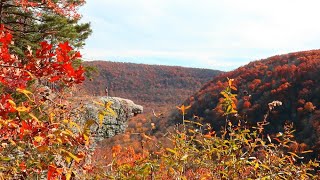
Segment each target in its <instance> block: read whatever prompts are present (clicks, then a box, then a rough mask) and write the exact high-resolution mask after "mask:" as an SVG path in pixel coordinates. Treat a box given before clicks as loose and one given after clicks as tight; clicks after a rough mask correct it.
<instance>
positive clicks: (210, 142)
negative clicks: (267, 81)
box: [104, 79, 319, 179]
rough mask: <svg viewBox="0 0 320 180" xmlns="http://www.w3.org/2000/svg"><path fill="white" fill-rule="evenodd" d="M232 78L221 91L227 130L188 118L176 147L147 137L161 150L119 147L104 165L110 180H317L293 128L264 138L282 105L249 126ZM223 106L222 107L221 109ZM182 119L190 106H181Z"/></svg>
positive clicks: (286, 127) (176, 135) (172, 134)
mask: <svg viewBox="0 0 320 180" xmlns="http://www.w3.org/2000/svg"><path fill="white" fill-rule="evenodd" d="M232 89H236V88H235V87H234V86H233V85H232V79H229V81H228V86H227V88H226V89H224V90H223V91H222V92H221V95H222V96H223V97H222V98H223V99H222V100H221V103H222V105H223V107H224V108H223V111H224V115H225V116H224V117H226V122H225V123H226V126H225V128H224V129H222V130H221V131H220V132H216V131H214V130H213V129H212V128H211V126H210V125H208V124H207V125H202V124H200V123H197V122H193V121H189V120H186V119H184V117H183V118H182V119H183V121H184V122H183V123H184V124H183V125H181V126H178V127H176V129H175V131H174V132H170V133H169V135H168V136H167V138H168V139H169V140H170V142H171V146H170V147H168V146H163V145H162V144H161V143H160V142H158V141H156V140H155V139H154V138H153V137H149V136H147V135H145V134H144V138H143V142H148V141H149V142H153V143H154V146H156V147H157V148H156V150H153V151H149V150H148V149H142V152H140V153H137V152H136V151H135V150H134V149H133V148H132V147H128V148H122V147H121V146H114V147H113V149H112V157H113V159H112V161H110V162H109V163H108V164H104V166H105V171H106V174H105V176H107V177H108V178H110V179H291V178H296V179H315V178H317V177H318V176H317V174H316V173H317V172H316V170H315V168H317V167H318V166H319V164H318V162H317V161H316V160H309V161H306V162H305V161H302V160H303V158H304V157H303V156H304V155H306V154H308V153H310V152H312V151H311V150H306V149H304V148H305V146H303V147H302V146H301V145H300V148H299V150H298V149H297V146H299V145H298V143H297V142H296V141H295V140H293V138H294V136H293V134H292V133H293V132H294V130H293V125H292V124H285V125H284V132H283V133H279V134H277V135H276V136H271V135H265V134H264V130H265V127H266V126H267V125H268V124H269V122H268V121H267V118H268V117H267V116H268V115H270V113H271V112H272V111H273V110H274V109H275V108H276V107H277V106H281V105H282V104H281V102H279V101H274V102H272V103H270V104H269V108H268V112H267V114H266V115H265V117H264V119H263V120H261V121H259V122H257V124H256V125H255V126H254V127H248V126H247V125H246V124H245V122H244V120H243V119H241V118H240V119H239V120H237V121H234V120H231V119H229V118H228V117H230V116H234V115H236V116H238V114H237V110H236V109H235V102H236V101H235V99H234V97H235V96H236V95H235V94H233V93H232ZM230 100H231V101H230ZM218 106H219V105H218ZM179 109H180V111H181V114H182V116H184V115H185V114H186V111H187V109H188V107H186V106H184V105H182V106H181V107H179Z"/></svg>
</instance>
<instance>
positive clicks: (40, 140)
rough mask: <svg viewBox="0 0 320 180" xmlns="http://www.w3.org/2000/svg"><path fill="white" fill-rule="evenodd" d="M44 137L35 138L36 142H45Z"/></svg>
mask: <svg viewBox="0 0 320 180" xmlns="http://www.w3.org/2000/svg"><path fill="white" fill-rule="evenodd" d="M43 139H44V138H43V137H41V136H36V137H34V140H35V141H36V142H38V143H39V142H42V141H43Z"/></svg>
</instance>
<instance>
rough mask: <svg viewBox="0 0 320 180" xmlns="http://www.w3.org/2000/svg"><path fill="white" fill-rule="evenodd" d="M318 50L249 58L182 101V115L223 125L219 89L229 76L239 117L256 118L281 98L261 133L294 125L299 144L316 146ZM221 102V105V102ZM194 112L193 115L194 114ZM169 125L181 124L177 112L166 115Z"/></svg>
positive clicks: (319, 145)
mask: <svg viewBox="0 0 320 180" xmlns="http://www.w3.org/2000/svg"><path fill="white" fill-rule="evenodd" d="M319 68H320V50H311V51H303V52H295V53H290V54H285V55H278V56H273V57H270V58H267V59H263V60H259V61H254V62H251V63H249V64H248V65H246V66H242V67H240V68H238V69H236V70H234V71H231V72H228V73H224V74H221V75H219V76H217V77H215V78H214V79H213V80H211V81H209V82H208V83H206V84H205V85H204V86H203V87H202V88H201V90H200V91H198V92H197V93H195V94H194V95H193V96H191V97H190V98H189V99H187V100H186V101H185V102H184V104H185V105H190V106H191V107H190V109H189V110H188V113H187V115H186V118H187V119H193V120H199V119H200V120H201V121H202V122H203V123H204V122H209V123H211V124H212V126H213V127H214V129H215V130H218V129H221V127H222V126H224V125H225V120H224V119H225V117H224V116H222V114H223V107H222V106H221V105H219V102H221V101H222V97H223V96H222V95H221V94H220V92H221V90H223V89H224V88H225V86H226V85H227V81H228V78H230V79H234V84H235V86H236V87H237V91H234V93H235V94H237V95H238V96H237V102H236V104H237V109H238V111H239V115H240V116H238V117H235V118H234V121H237V119H240V117H242V118H244V120H246V121H248V123H249V124H250V123H251V124H253V123H256V122H258V121H261V120H262V119H263V118H264V114H265V113H266V112H267V111H268V108H269V105H268V104H269V103H270V102H272V101H276V100H277V101H281V102H282V103H283V105H282V106H281V107H278V108H277V109H275V111H273V112H272V113H271V114H270V116H269V117H268V119H267V120H268V122H269V123H270V125H269V126H268V128H267V129H266V133H268V134H274V133H279V132H280V133H281V132H283V131H284V129H283V126H284V124H288V123H293V125H294V128H295V129H296V132H295V136H296V138H297V140H298V141H299V142H301V143H306V144H307V145H308V146H309V147H310V148H312V149H316V150H317V151H316V152H317V153H318V152H319V150H320V121H319V117H320V111H319V110H318V108H317V107H320V98H319V93H320V88H319V82H320V71H319ZM220 104H221V103H220ZM194 115H196V118H195V116H194ZM171 118H172V119H173V120H174V121H173V122H174V123H177V122H181V116H180V115H179V112H178V110H175V112H174V113H173V114H172V117H171Z"/></svg>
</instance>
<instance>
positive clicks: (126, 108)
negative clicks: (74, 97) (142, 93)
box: [81, 96, 143, 141]
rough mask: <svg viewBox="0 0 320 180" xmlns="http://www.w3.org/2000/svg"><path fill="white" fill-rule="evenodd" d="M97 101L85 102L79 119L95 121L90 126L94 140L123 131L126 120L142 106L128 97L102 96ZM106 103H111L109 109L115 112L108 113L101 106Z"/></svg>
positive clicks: (138, 112) (141, 109)
mask: <svg viewBox="0 0 320 180" xmlns="http://www.w3.org/2000/svg"><path fill="white" fill-rule="evenodd" d="M98 102H99V103H94V102H90V103H86V104H85V106H84V113H83V116H82V120H81V121H82V122H85V121H87V120H94V121H95V124H94V125H92V126H91V132H93V133H94V138H95V140H96V141H101V140H103V139H105V138H109V137H112V136H115V135H117V134H120V133H123V132H124V131H125V130H126V128H127V122H128V120H129V119H130V118H131V117H133V116H135V115H137V114H141V113H142V112H143V107H142V106H140V105H137V104H135V103H134V102H133V101H131V100H129V99H123V98H119V97H106V96H104V97H100V98H98ZM100 103H101V104H100ZM108 103H109V104H111V105H110V109H112V111H113V112H115V114H112V113H110V112H109V113H108V110H107V109H106V107H105V106H102V105H105V104H108ZM101 112H106V113H101ZM99 114H100V115H99ZM101 114H104V115H103V117H101Z"/></svg>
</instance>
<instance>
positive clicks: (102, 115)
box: [98, 113, 104, 126]
mask: <svg viewBox="0 0 320 180" xmlns="http://www.w3.org/2000/svg"><path fill="white" fill-rule="evenodd" d="M98 116H99V126H102V123H103V119H104V114H103V113H99V115H98Z"/></svg>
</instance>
